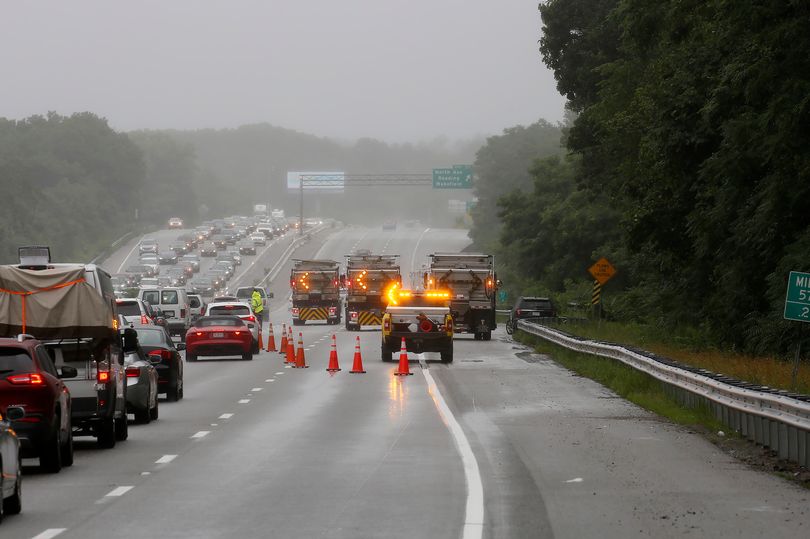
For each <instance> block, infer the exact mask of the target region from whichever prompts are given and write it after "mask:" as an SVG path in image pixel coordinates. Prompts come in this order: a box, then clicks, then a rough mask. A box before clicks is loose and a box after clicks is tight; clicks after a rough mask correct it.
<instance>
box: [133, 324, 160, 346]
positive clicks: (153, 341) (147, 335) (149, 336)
mask: <svg viewBox="0 0 810 539" xmlns="http://www.w3.org/2000/svg"><path fill="white" fill-rule="evenodd" d="M135 331H137V332H138V343H139V344H141V345H142V346H156V345H157V346H160V345H163V344H166V332H165V331H163V330H162V329H140V328H139V329H136V330H135Z"/></svg>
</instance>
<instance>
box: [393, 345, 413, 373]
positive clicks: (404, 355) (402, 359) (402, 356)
mask: <svg viewBox="0 0 810 539" xmlns="http://www.w3.org/2000/svg"><path fill="white" fill-rule="evenodd" d="M394 374H395V375H397V376H410V375H412V374H413V373H412V372H411V371H410V370H408V350H407V349H406V348H405V337H402V345H401V346H400V347H399V368H398V369H397V372H395V373H394Z"/></svg>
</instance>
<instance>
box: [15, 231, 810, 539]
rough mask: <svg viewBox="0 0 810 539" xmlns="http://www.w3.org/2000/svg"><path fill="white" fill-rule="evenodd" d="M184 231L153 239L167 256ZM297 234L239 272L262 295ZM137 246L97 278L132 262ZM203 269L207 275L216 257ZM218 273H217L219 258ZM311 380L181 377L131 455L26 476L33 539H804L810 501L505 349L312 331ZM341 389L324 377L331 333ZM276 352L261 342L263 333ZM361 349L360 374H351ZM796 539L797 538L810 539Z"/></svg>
mask: <svg viewBox="0 0 810 539" xmlns="http://www.w3.org/2000/svg"><path fill="white" fill-rule="evenodd" d="M180 233H181V231H176V230H175V231H160V232H157V233H155V234H152V235H150V236H152V237H156V238H158V241H160V242H161V243H164V242H166V243H168V242H169V241H170V240H171V239H173V238H174V237H176V236H177V235H178V234H180ZM292 241H293V236H292V235H291V234H288V235H287V236H285V237H282V238H279V239H277V240H276V241H275V242H273V243H272V244H270V245H268V247H267V248H266V249H265V250H263V251H260V252H259V255H258V256H256V257H247V258H246V262H245V264H243V265H242V266H239V268H238V270H237V275H238V280H239V282H233V281H232V282H231V283H230V285H229V286H231V287H235V286H239V285H242V284H244V285H251V284H254V283H257V282H259V281H260V280H261V279H263V278H264V277H265V275H266V270H267V269H269V268H272V267H273V266H274V265H275V264H276V263H278V262H280V257H281V255H282V253H284V252H285V250H286V249H287V247H288V246H289V245H290V243H291V242H292ZM468 243H469V240H468V239H467V237H466V231H463V230H449V229H426V228H423V227H413V228H403V227H399V228H398V229H397V230H381V229H379V228H362V227H346V228H326V229H325V230H323V231H321V232H319V233H317V234H313V237H312V239H311V241H309V242H307V243H306V244H304V245H303V246H301V247H300V248H298V249H297V250H296V251H295V252H294V254H293V258H315V257H317V258H331V259H334V260H339V261H341V262H343V261H344V255H346V254H349V253H350V252H352V251H353V250H356V249H362V248H365V249H369V250H370V251H371V252H372V253H375V254H376V253H384V254H399V255H401V264H402V272H403V275H404V276H405V277H406V280H407V277H408V276H409V275H410V273H411V272H418V271H419V270H420V268H421V264H422V263H423V262H424V261H425V259H426V256H427V254H428V253H431V252H436V251H458V250H460V249H462V248H464V247H465V246H466V245H467V244H468ZM136 245H137V240H132V241H131V242H128V243H127V244H126V245H122V246H121V248H120V249H119V250H118V251H117V252H115V253H113V254H112V255H111V256H110V257H109V259H108V260H107V261H106V262H105V263H104V264H103V266H104V267H105V268H107V269H108V270H109V271H111V272H113V273H117V272H118V271H119V268H122V267H125V266H126V265H128V264H131V263H133V260H135V259H137V248H136ZM203 260H204V261H205V263H207V264H210V262H209V261H208V260H206V259H203ZM209 260H210V259H209ZM289 267H290V263H289V262H284V263H283V264H282V265H281V266H280V271H279V272H278V275H277V276H276V278H275V279H273V280H272V281H271V282H270V284H269V287H270V289H271V290H272V291H273V292H274V294H275V298H274V299H273V300H271V305H270V308H269V312H270V317H269V318H270V321H271V322H272V323H273V325H274V329H275V332H276V336H277V337H280V335H279V334H280V328H281V324H282V323H284V322H286V323H289V322H290V318H289V301H288V296H289V283H288V276H289ZM299 331H300V332H301V333H302V335H303V340H304V344H305V347H306V357H307V362H308V364H309V366H310V368H308V369H291V368H287V367H286V366H285V365H284V363H283V359H282V357H281V356H280V355H279V354H277V353H272V352H266V351H265V352H262V353H261V354H259V355H257V356H256V357H255V359H254V360H253V361H251V362H246V361H237V360H219V359H217V360H212V359H202V360H201V361H199V362H197V363H191V364H186V367H185V398H184V399H183V400H182V401H180V402H177V403H169V402H165V401H163V402H161V406H160V419H159V420H158V421H155V422H152V423H151V424H149V425H132V424H131V425H130V431H129V432H130V435H129V439H128V440H127V441H126V442H122V443H119V444H118V445H117V446H116V447H115V448H114V449H112V450H100V449H96V447H95V443H94V441H93V440H92V439H90V438H77V440H76V461H75V464H74V465H73V467H71V468H66V469H64V470H63V471H62V472H61V473H59V474H56V475H49V474H40V473H39V472H38V470H37V468H36V467H35V466H32V464H34V463H35V461H30V462H28V461H27V463H28V464H29V466H27V467H26V469H25V477H24V482H23V512H22V514H20V515H19V516H14V517H9V518H7V519H6V520H5V521H4V522H3V524H2V525H0V536H2V538H3V539H5V538H30V537H38V538H45V537H57V536H58V537H60V538H61V537H76V538H87V537H105V538H118V537H122V538H123V537H127V538H131V537H149V536H160V537H184V538H185V537H194V538H209V537H210V538H219V537H239V538H253V537H257V538H259V537H278V538H287V537H306V538H308V537H329V538H347V539H348V538H358V537H390V538H400V537H401V538H422V537H424V538H458V537H465V538H469V539H473V538H476V539H477V538H479V537H485V538H528V537H561V538H562V537H572V538H576V537H611V538H624V537H675V536H683V535H689V536H694V537H762V536H768V537H802V536H806V535H807V530H808V529H810V511H808V507H810V504H808V501H807V500H808V494H807V491H805V490H801V489H799V488H798V487H795V486H793V485H792V484H790V483H788V482H786V481H784V480H782V479H780V478H778V477H775V476H773V475H769V474H765V473H762V472H758V471H754V470H752V469H750V468H748V467H747V466H746V465H744V464H742V463H740V462H739V461H736V460H734V459H733V458H732V457H730V456H728V455H726V454H725V453H723V452H721V451H720V450H718V449H717V448H715V447H714V446H713V445H712V444H711V443H709V442H708V441H706V440H704V439H703V438H701V437H700V436H698V435H696V434H694V433H691V432H690V431H689V429H688V428H685V427H681V426H677V425H673V424H671V423H669V422H667V421H664V420H662V419H660V418H658V417H657V416H654V415H653V414H650V413H648V412H645V411H643V410H641V409H640V408H638V407H637V406H635V405H632V404H630V403H628V402H626V401H624V400H623V399H621V398H618V397H617V396H616V395H615V394H613V393H612V392H610V391H608V390H606V389H605V388H603V387H602V386H600V385H598V384H596V383H594V382H592V381H590V380H587V379H584V378H581V377H578V376H575V375H573V374H572V373H571V372H569V371H567V370H565V369H563V368H562V367H560V366H558V365H557V364H555V363H554V362H553V361H552V359H551V358H549V357H545V356H540V355H537V354H535V353H533V352H532V351H530V350H529V349H527V348H525V347H523V346H522V345H519V344H517V343H515V342H513V341H512V339H511V338H510V337H508V336H507V335H506V334H505V332H504V331H503V328H502V327H501V328H499V329H498V330H497V331H496V332H495V333H494V334H493V339H492V341H474V340H473V338H472V335H463V336H457V339H456V342H455V346H456V352H455V362H454V363H453V364H450V365H445V364H442V363H439V362H438V361H435V360H436V359H438V358H437V356H434V355H433V354H424V355H423V356H419V357H417V356H414V355H411V357H410V359H411V361H410V368H411V370H412V371H413V372H414V373H415V375H414V376H410V377H396V376H393V372H394V370H395V368H396V364H391V363H382V362H381V361H380V334H379V331H376V330H371V329H366V330H364V331H362V332H359V333H358V332H347V331H345V329H344V328H343V326H342V325H340V326H326V325H323V324H307V325H306V326H303V327H295V333H296V337H297V335H298V332H299ZM333 333H334V334H336V336H337V343H338V356H339V360H340V365H341V367H342V369H343V370H342V371H340V372H338V373H334V374H330V373H327V372H326V370H325V369H326V365H327V361H328V357H329V347H330V340H331V336H332V334H333ZM265 335H267V332H266V330H265ZM358 335H359V336H360V341H361V350H362V357H363V362H364V366H365V369H366V371H367V372H366V373H365V374H350V373H349V372H348V370H349V368H350V367H351V362H352V355H353V352H354V345H355V339H356V337H357V336H358ZM803 530H804V531H803Z"/></svg>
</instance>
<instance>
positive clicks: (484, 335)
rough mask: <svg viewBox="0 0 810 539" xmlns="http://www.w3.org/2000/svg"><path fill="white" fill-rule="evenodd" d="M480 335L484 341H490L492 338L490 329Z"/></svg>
mask: <svg viewBox="0 0 810 539" xmlns="http://www.w3.org/2000/svg"><path fill="white" fill-rule="evenodd" d="M481 336H482V337H483V338H484V340H485V341H491V340H492V331H485V332H483V333H482V334H481Z"/></svg>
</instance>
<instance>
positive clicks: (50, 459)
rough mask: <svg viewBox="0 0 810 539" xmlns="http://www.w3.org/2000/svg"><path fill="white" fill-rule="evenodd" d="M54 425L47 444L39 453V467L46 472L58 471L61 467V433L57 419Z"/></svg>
mask: <svg viewBox="0 0 810 539" xmlns="http://www.w3.org/2000/svg"><path fill="white" fill-rule="evenodd" d="M54 427H55V428H54V429H52V430H53V432H52V433H51V436H50V438H49V439H48V444H47V446H46V447H45V449H43V450H42V453H41V454H40V455H39V467H40V468H42V469H43V470H45V471H46V472H48V473H59V470H61V469H62V433H61V431H60V429H59V423H58V419H57V421H56V425H54Z"/></svg>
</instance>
